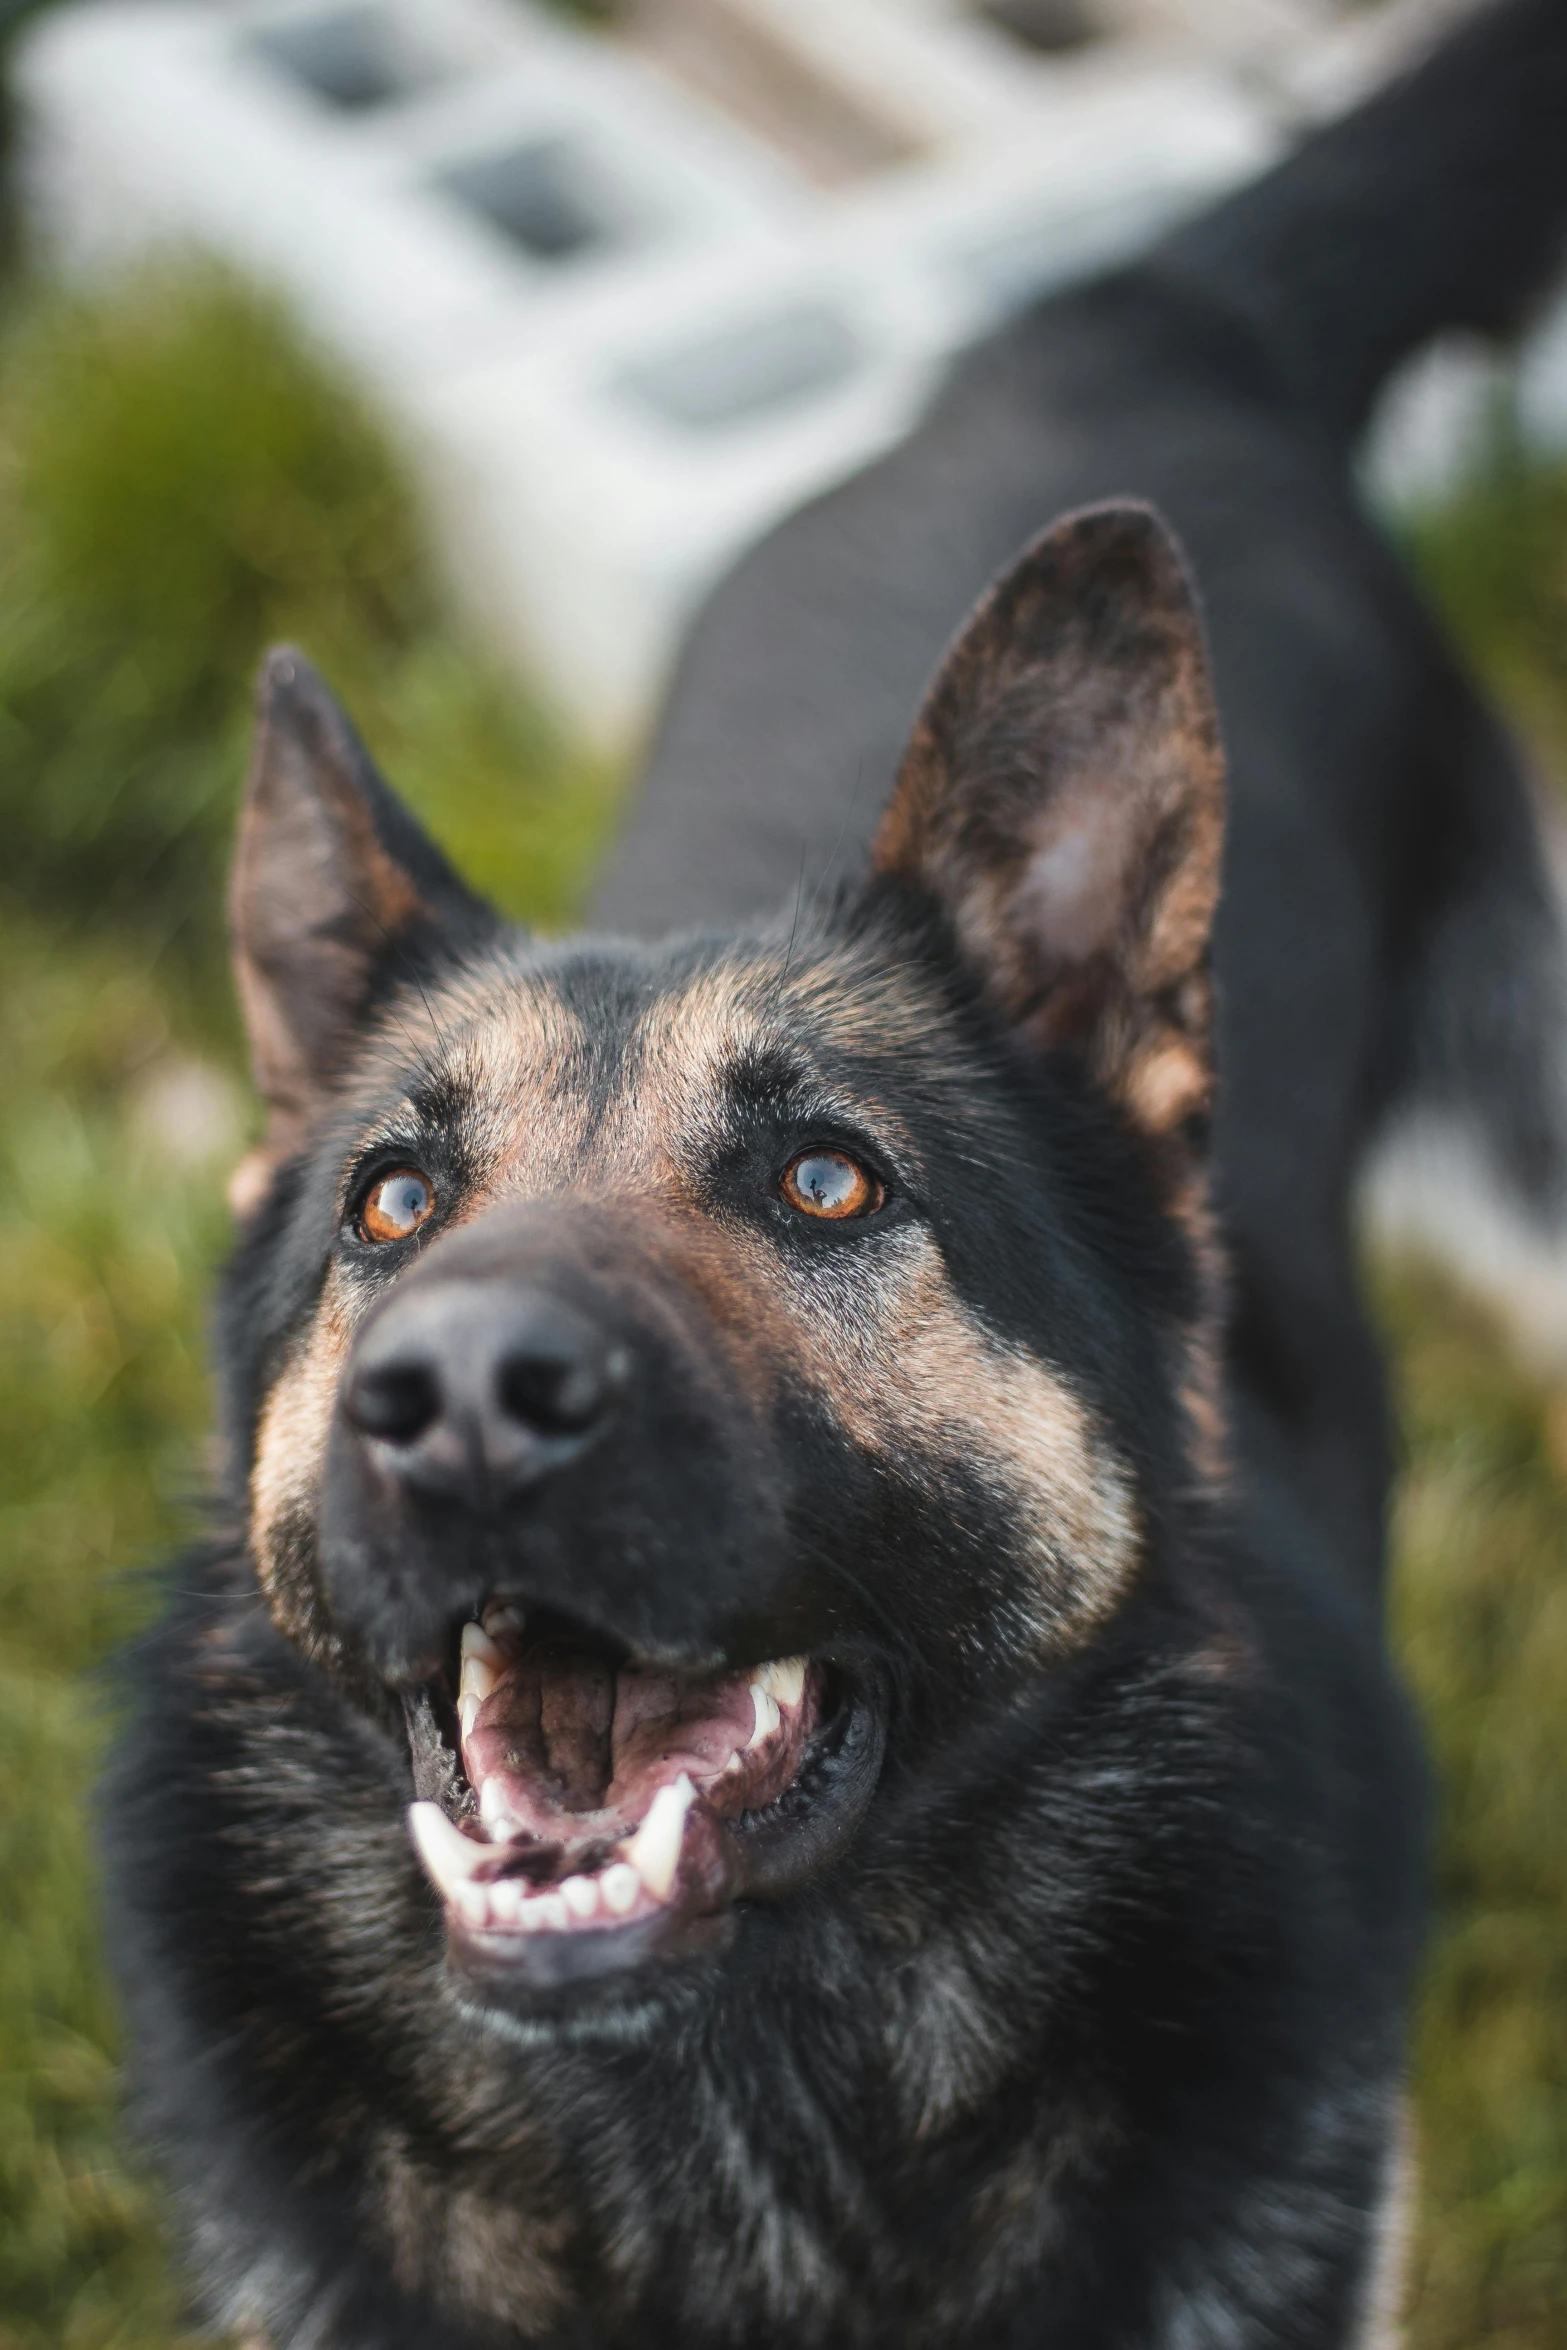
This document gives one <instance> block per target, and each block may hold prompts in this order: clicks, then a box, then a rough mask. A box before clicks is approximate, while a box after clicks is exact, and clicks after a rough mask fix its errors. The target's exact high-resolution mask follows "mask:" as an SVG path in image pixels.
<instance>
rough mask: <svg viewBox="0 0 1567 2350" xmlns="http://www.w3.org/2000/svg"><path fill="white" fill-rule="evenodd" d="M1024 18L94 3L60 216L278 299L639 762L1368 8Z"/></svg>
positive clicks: (499, 602) (533, 657) (1273, 117)
mask: <svg viewBox="0 0 1567 2350" xmlns="http://www.w3.org/2000/svg"><path fill="white" fill-rule="evenodd" d="M1016 4H1017V0H992V15H991V16H987V15H985V14H984V12H983V10H981V9H980V8H979V7H978V6H977V5H976V6H973V7H967V8H965V6H964V5H962V0H644V4H643V6H642V8H641V10H640V12H639V13H638V14H637V16H636V17H635V19H634V21H633V26H632V30H631V32H630V34H629V35H628V37H627V38H625V39H624V40H610V39H607V38H603V37H599V36H595V35H591V34H588V33H582V32H577V31H575V30H573V29H572V28H570V27H569V26H567V25H566V24H564V23H563V22H562V21H560V20H559V19H556V18H552V17H550V16H548V15H546V14H544V13H542V12H541V11H540V10H538V9H537V8H535V7H532V6H530V5H528V0H229V4H228V5H225V6H222V7H214V6H211V5H203V4H201V0H86V4H79V5H76V6H72V7H65V8H58V9H55V10H53V11H51V12H49V13H48V14H47V15H46V16H44V17H43V18H41V19H40V20H39V21H38V23H37V24H36V25H35V26H34V27H33V28H32V29H31V30H30V32H29V34H28V35H27V37H26V39H25V40H24V41H23V42H22V43H21V44H20V46H19V48H18V50H17V52H16V57H15V63H14V86H15V89H16V93H17V96H18V98H19V100H20V103H21V107H22V110H23V129H24V138H23V149H22V154H23V188H24V194H25V197H26V199H27V202H28V205H29V208H30V212H31V216H32V219H33V222H34V224H35V227H36V230H37V234H38V236H39V239H40V240H41V242H42V243H43V244H44V246H45V247H46V248H47V249H48V250H50V251H52V252H53V253H54V254H55V255H56V256H57V257H58V259H59V260H60V261H61V263H62V264H63V265H66V266H69V267H71V268H73V269H78V270H82V269H88V270H91V269H102V268H104V267H107V266H113V265H114V264H116V263H118V262H120V261H122V260H123V259H124V258H125V257H126V256H128V255H131V254H136V253H141V252H144V251H147V250H149V249H151V248H155V247H160V246H169V245H174V246H180V245H185V246H197V247H202V248H206V249H209V250H212V251H214V252H216V253H218V254H220V255H222V256H224V257H225V258H227V259H228V260H229V261H231V262H232V263H234V264H235V265H236V266H238V267H239V268H241V269H242V270H245V271H247V272H249V273H251V274H252V275H254V276H256V277H257V278H259V279H261V280H263V281H264V282H266V283H268V284H269V285H272V286H274V287H276V288H278V289H279V290H280V291H281V292H282V293H283V294H284V295H285V296H286V297H287V299H288V300H289V302H290V303H291V304H292V306H293V307H294V309H295V310H296V312H297V314H298V315H299V316H300V318H301V319H302V321H303V322H304V324H305V325H306V327H307V328H308V330H309V331H310V332H311V333H312V334H313V335H314V336H315V337H316V338H318V340H319V341H320V342H321V344H322V345H323V346H324V347H325V348H326V349H328V350H329V351H331V352H333V353H334V354H335V355H336V356H337V357H338V358H339V359H340V360H341V361H342V362H344V363H345V364H346V365H347V366H348V367H349V368H350V369H351V370H352V372H353V373H354V375H355V376H356V377H357V379H358V381H359V382H360V383H361V385H362V386H363V388H364V389H365V391H366V392H367V393H368V394H369V395H370V397H371V398H372V399H373V400H374V401H375V402H376V404H377V405H378V406H379V407H380V409H381V410H382V412H383V413H384V415H385V416H386V417H387V418H388V420H389V421H390V423H391V424H392V426H393V427H394V429H395V430H396V431H397V432H398V433H399V434H400V435H401V437H402V439H403V441H404V442H405V444H406V446H407V448H408V450H409V452H410V455H411V457H412V459H413V461H414V463H415V465H416V468H417V471H418V474H419V477H420V479H421V482H422V485H423V488H424V492H425V495H426V498H427V501H428V505H429V509H430V512H431V514H432V517H433V520H434V524H435V529H436V533H437V538H438V543H439V545H440V546H441V548H442V550H443V553H444V555H445V559H446V562H447V564H448V567H449V569H450V572H451V575H452V578H453V581H454V583H455V584H456V586H457V588H458V590H459V592H460V593H461V594H462V596H463V597H464V599H465V601H466V602H467V604H468V605H469V607H470V608H471V610H472V611H473V612H474V614H475V615H476V616H477V618H478V619H479V620H480V621H481V622H482V623H483V625H484V626H485V628H486V629H487V630H488V632H489V634H490V636H491V639H492V641H493V642H494V643H495V644H496V645H497V646H498V647H499V648H501V649H502V650H503V651H504V652H505V653H506V654H507V655H508V656H510V657H513V658H515V659H516V660H518V661H519V662H521V663H523V664H525V665H526V666H528V667H529V668H531V669H532V670H533V672H534V673H535V674H536V675H537V676H538V677H539V678H541V679H542V680H543V681H544V682H545V684H546V685H547V686H549V687H550V688H551V689H552V690H553V691H554V693H555V694H556V696H557V697H558V698H559V700H560V701H561V702H562V703H563V704H564V705H565V707H566V708H567V710H568V711H569V713H570V714H571V715H572V716H573V717H574V718H575V719H576V720H577V722H578V723H579V724H582V725H584V726H585V727H586V728H587V729H588V730H589V731H590V733H591V734H593V735H594V736H595V737H596V738H597V739H598V740H599V741H600V742H602V743H605V744H607V745H612V744H616V743H620V742H623V741H624V740H625V739H626V738H627V736H628V735H629V734H630V733H631V732H632V731H633V730H634V729H635V727H636V726H637V725H638V723H639V722H640V721H641V719H642V718H643V717H644V715H645V714H646V712H647V710H648V708H649V705H650V702H651V700H652V698H653V696H654V695H655V694H656V692H657V689H658V686H659V683H660V681H661V679H662V676H663V674H664V671H665V668H666V666H667V663H668V660H669V657H670V653H671V651H672V648H673V645H674V642H675V638H676V636H677V633H678V630H679V627H680V625H681V622H682V621H683V619H684V617H685V616H686V614H687V612H688V611H689V609H690V607H691V605H692V603H693V601H694V599H695V598H696V597H697V596H698V595H699V594H700V593H701V591H702V590H703V588H704V587H705V586H706V585H707V584H708V582H709V581H710V580H711V579H712V578H713V577H714V576H715V575H716V574H717V573H718V571H719V570H720V569H721V568H722V567H723V565H724V564H725V563H726V562H727V561H728V560H730V559H731V558H732V557H733V556H734V555H735V554H736V553H737V552H738V551H739V550H740V549H741V548H743V547H744V546H745V545H746V544H747V543H748V542H749V541H751V540H752V539H754V538H755V537H756V536H757V535H758V534H759V533H760V532H761V531H762V530H764V529H765V528H766V527H767V526H768V525H769V524H770V523H771V522H772V521H774V520H775V519H776V518H777V517H778V516H780V515H781V514H783V513H786V512H787V511H788V510H789V509H790V508H791V507H793V506H795V505H797V504H798V503H800V502H801V501H802V500H803V499H805V498H806V497H808V496H810V495H811V494H812V493H813V492H815V491H817V490H819V489H820V488H822V487H824V486H825V485H826V484H828V483H830V482H832V481H834V480H836V479H838V478H841V477H842V476H843V475H845V474H846V473H848V472H850V471H852V470H853V469H854V468H855V467H857V466H858V465H860V464H862V463H863V462H864V461H865V460H866V459H867V458H868V457H870V456H871V455H873V454H875V453H876V452H878V451H879V450H881V449H883V448H885V447H887V446H888V445H890V444H891V443H892V442H893V441H895V440H896V439H897V438H898V437H899V436H900V435H901V434H903V433H904V432H906V431H907V430H908V429H909V426H910V425H911V423H912V422H913V420H914V419H915V418H916V417H917V415H918V413H919V411H920V407H921V405H922V403H923V401H924V400H925V398H926V397H927V396H928V393H929V390H930V387H931V385H932V383H933V381H934V380H935V378H936V376H937V375H938V373H939V370H940V368H941V366H942V365H943V363H944V361H945V360H946V359H947V358H948V357H949V356H950V355H951V354H952V353H953V352H954V351H955V350H956V349H958V348H960V347H961V345H962V344H963V343H964V342H966V341H968V340H970V339H972V337H973V336H974V335H975V334H977V333H979V332H982V331H983V330H984V329H985V328H986V327H987V326H988V325H990V324H991V323H992V322H993V321H994V320H995V319H996V318H998V317H999V316H1001V315H1003V314H1004V313H1005V312H1006V311H1007V310H1008V309H1009V308H1012V307H1015V306H1016V305H1017V304H1018V303H1019V302H1021V301H1024V300H1026V299H1027V298H1028V297H1029V296H1031V295H1033V294H1034V293H1037V292H1039V291H1041V290H1043V289H1044V288H1046V287H1049V286H1051V285H1056V284H1060V283H1062V282H1064V281H1065V280H1067V279H1069V278H1071V277H1072V276H1074V275H1081V274H1085V273H1086V272H1088V271H1090V270H1092V269H1094V268H1096V267H1098V266H1100V265H1101V264H1103V263H1106V262H1109V261H1112V260H1114V259H1116V258H1119V257H1121V256H1123V255H1125V254H1127V253H1129V252H1131V251H1133V250H1135V249H1136V247H1137V246H1138V245H1140V244H1141V243H1143V242H1144V241H1146V240H1147V239H1148V238H1149V237H1150V236H1152V235H1153V234H1154V233H1155V232H1156V231H1157V230H1158V229H1160V228H1162V227H1164V226H1166V225H1167V224H1168V223H1169V222H1170V221H1171V220H1172V219H1174V218H1176V217H1177V216H1179V215H1180V214H1181V213H1183V212H1188V211H1191V210H1193V209H1195V208H1196V207H1197V206H1198V205H1200V204H1201V203H1203V202H1205V201H1206V200H1208V199H1209V198H1210V197H1211V196H1212V195H1213V194H1214V193H1216V192H1217V191H1218V190H1219V189H1221V188H1223V187H1224V186H1226V185H1228V184H1230V183H1232V182H1234V181H1237V180H1239V179H1241V178H1243V177H1244V176H1246V175H1247V174H1248V173H1250V172H1252V171H1254V170H1256V169H1257V168H1258V167H1259V166H1260V165H1261V164H1263V163H1264V162H1265V161H1266V160H1267V159H1268V157H1269V155H1270V154H1271V153H1272V152H1273V151H1274V148H1275V147H1276V145H1277V143H1278V141H1279V139H1280V137H1281V135H1282V119H1283V117H1282V112H1281V109H1280V108H1279V107H1271V108H1270V106H1269V105H1268V104H1266V103H1265V102H1264V101H1263V100H1261V99H1260V98H1259V97H1258V95H1257V90H1258V87H1259V86H1260V82H1261V80H1264V79H1265V78H1266V72H1267V71H1273V72H1274V74H1275V79H1276V81H1277V84H1278V86H1279V87H1280V88H1283V87H1284V86H1285V84H1286V82H1287V79H1288V75H1287V72H1286V68H1287V67H1288V65H1289V62H1290V60H1291V59H1292V58H1297V57H1298V53H1299V51H1300V47H1301V44H1302V42H1309V40H1311V39H1313V38H1315V37H1317V35H1318V32H1319V30H1320V27H1321V25H1322V23H1323V21H1324V20H1325V17H1326V15H1327V14H1328V13H1330V12H1329V11H1328V9H1327V0H1094V5H1096V6H1097V7H1098V8H1100V10H1101V11H1102V12H1103V13H1104V15H1105V17H1106V21H1107V22H1109V23H1110V24H1111V26H1112V28H1113V32H1114V37H1111V38H1107V39H1105V40H1103V41H1099V42H1095V43H1091V44H1088V45H1087V46H1084V47H1080V48H1077V49H1074V50H1072V51H1070V52H1069V53H1064V54H1045V53H1042V52H1039V51H1036V50H1034V49H1031V48H1029V47H1027V46H1026V45H1020V44H1019V43H1018V42H1017V41H1016V40H1015V39H1013V38H1011V37H1009V36H1008V35H1007V33H1006V32H1004V31H1003V30H1002V29H1001V28H1000V26H999V24H998V23H997V22H996V21H993V20H992V19H993V17H994V16H995V15H998V14H1005V12H1006V10H1007V8H1008V7H1014V8H1015V6H1016ZM1069 4H1070V0H1062V5H1069ZM1063 21H1065V20H1063ZM1292 44H1293V46H1292ZM661 59H662V60H663V63H662V64H661V63H660V60H661ZM693 59H694V60H695V62H696V67H697V70H696V71H695V72H694V73H693V72H691V71H690V70H688V69H689V67H690V66H691V62H692V60H693ZM682 61H684V62H682ZM672 64H673V65H678V66H680V72H679V73H677V72H675V71H673V70H670V68H671V65H672ZM710 69H711V70H710ZM682 74H683V75H684V78H683V79H682V78H681V76H682ZM725 75H728V77H729V79H728V81H727V83H726V82H725V78H724V77H725ZM708 85H711V87H709V86H708ZM714 89H716V90H717V91H718V96H717V97H716V98H715V96H714V95H713V94H712V93H713V90H714ZM1289 103H1290V104H1291V105H1293V103H1294V101H1293V100H1292V101H1290V102H1289ZM791 107H793V108H794V110H795V111H794V115H793V116H791V113H790V109H791ZM824 108H825V113H823V109H824ZM813 109H814V113H813ZM822 121H826V122H827V124H828V130H829V132H830V133H831V135H830V136H828V137H826V138H825V141H824V138H823V135H822V133H821V123H822ZM748 123H749V126H750V127H747V125H748ZM845 126H847V128H846V129H845ZM835 141H836V145H835V144H834V142H835ZM846 154H847V155H849V157H850V159H851V167H845V166H844V165H843V157H844V155H846ZM867 158H869V159H870V160H867ZM1562 372H1563V371H1562V369H1561V368H1560V367H1558V368H1557V371H1556V376H1555V377H1554V378H1552V379H1551V380H1553V381H1559V380H1560V377H1561V374H1562ZM1542 380H1543V379H1542ZM1544 396H1545V395H1542V397H1544ZM1553 396H1554V395H1553Z"/></svg>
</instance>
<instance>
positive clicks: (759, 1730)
mask: <svg viewBox="0 0 1567 2350" xmlns="http://www.w3.org/2000/svg"><path fill="white" fill-rule="evenodd" d="M751 1704H752V1706H753V1707H754V1709H755V1712H756V1727H755V1729H754V1730H753V1731H752V1732H751V1737H750V1744H751V1745H752V1746H760V1745H761V1743H762V1740H763V1739H764V1738H770V1737H771V1736H772V1734H773V1732H774V1731H775V1730H776V1729H777V1727H778V1708H777V1706H776V1705H775V1704H774V1703H773V1698H772V1692H771V1691H770V1690H767V1689H764V1688H763V1687H762V1684H761V1682H760V1681H753V1682H752V1683H751Z"/></svg>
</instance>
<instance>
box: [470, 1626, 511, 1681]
mask: <svg viewBox="0 0 1567 2350" xmlns="http://www.w3.org/2000/svg"><path fill="white" fill-rule="evenodd" d="M462 1653H463V1655H464V1656H476V1657H478V1658H479V1659H480V1660H481V1662H482V1663H484V1664H487V1665H489V1666H491V1667H492V1668H493V1669H494V1670H495V1671H497V1672H499V1670H500V1668H501V1666H502V1665H504V1664H505V1662H506V1659H505V1657H504V1656H503V1655H502V1653H501V1651H500V1650H499V1649H498V1648H497V1647H496V1645H495V1643H494V1641H493V1640H492V1639H491V1638H490V1635H489V1634H488V1632H486V1630H485V1629H484V1626H483V1625H482V1624H464V1626H463V1628H462Z"/></svg>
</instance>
